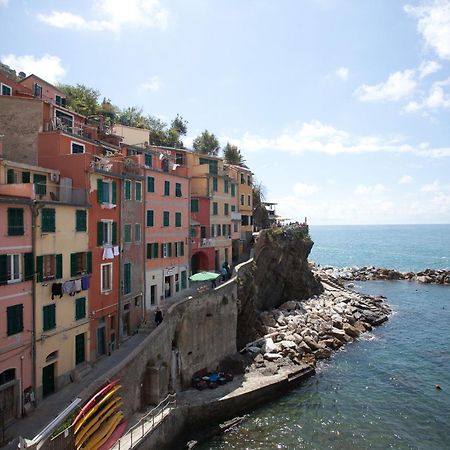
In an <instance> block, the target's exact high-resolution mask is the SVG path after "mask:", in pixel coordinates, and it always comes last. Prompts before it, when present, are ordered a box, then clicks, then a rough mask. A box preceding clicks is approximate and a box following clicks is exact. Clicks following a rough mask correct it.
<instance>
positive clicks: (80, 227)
mask: <svg viewBox="0 0 450 450" xmlns="http://www.w3.org/2000/svg"><path fill="white" fill-rule="evenodd" d="M86 216H87V214H86V210H84V209H77V210H76V211H75V229H76V231H87V221H86Z"/></svg>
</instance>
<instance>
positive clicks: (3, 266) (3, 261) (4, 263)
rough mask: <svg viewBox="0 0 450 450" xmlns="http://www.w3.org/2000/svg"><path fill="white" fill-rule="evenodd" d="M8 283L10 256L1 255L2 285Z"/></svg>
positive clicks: (0, 281)
mask: <svg viewBox="0 0 450 450" xmlns="http://www.w3.org/2000/svg"><path fill="white" fill-rule="evenodd" d="M7 283H8V256H7V255H0V286H1V285H2V284H7Z"/></svg>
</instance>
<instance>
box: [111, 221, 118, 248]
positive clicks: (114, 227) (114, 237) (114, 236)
mask: <svg viewBox="0 0 450 450" xmlns="http://www.w3.org/2000/svg"><path fill="white" fill-rule="evenodd" d="M116 243H117V222H113V223H112V244H113V245H116Z"/></svg>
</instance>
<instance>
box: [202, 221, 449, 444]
mask: <svg viewBox="0 0 450 450" xmlns="http://www.w3.org/2000/svg"><path fill="white" fill-rule="evenodd" d="M310 234H311V237H312V239H313V240H314V242H315V245H314V248H313V250H312V252H311V255H310V260H312V261H314V262H316V263H317V264H320V265H321V266H328V265H330V266H335V267H351V266H358V267H362V266H377V267H389V268H394V269H397V270H401V271H420V270H423V269H426V268H433V269H439V268H443V269H449V268H450V225H395V226H393V225H389V226H311V227H310ZM354 289H355V290H357V291H360V292H365V293H369V294H373V295H384V296H385V297H386V298H387V302H388V303H389V304H390V305H391V307H392V308H393V314H392V315H391V317H390V319H389V321H388V322H386V323H385V324H383V325H382V326H380V327H378V328H376V329H374V330H373V331H372V332H370V333H366V334H364V335H362V336H361V337H360V338H359V339H358V340H356V341H355V342H353V343H352V344H350V345H348V346H347V347H346V348H345V349H344V350H342V351H339V352H336V353H335V354H334V355H333V356H332V357H331V358H330V359H329V360H326V361H323V362H321V363H320V364H319V365H318V367H317V374H316V375H315V376H314V377H312V378H310V379H308V380H306V381H305V382H304V383H303V384H302V385H301V386H299V387H298V388H297V389H296V390H294V391H292V392H290V393H288V394H287V395H285V396H282V397H280V398H279V399H278V400H275V401H272V402H270V403H268V404H266V405H264V406H262V407H259V408H257V409H255V410H254V411H251V412H250V413H249V414H248V415H247V416H246V420H244V422H243V423H242V424H241V425H240V426H238V427H236V428H233V429H232V430H231V431H229V432H227V433H225V434H222V435H218V436H215V437H214V438H212V439H211V440H210V441H208V442H205V443H203V444H202V445H200V446H199V447H198V448H199V449H200V450H206V449H249V450H250V449H252V450H253V449H317V450H322V449H339V450H348V449H358V450H363V449H377V450H378V449H379V450H384V449H399V450H400V449H405V450H406V449H421V450H422V449H423V450H448V449H450V286H439V285H423V284H418V283H416V282H408V281H370V282H356V283H355V287H354ZM436 385H439V386H440V388H441V389H437V388H436Z"/></svg>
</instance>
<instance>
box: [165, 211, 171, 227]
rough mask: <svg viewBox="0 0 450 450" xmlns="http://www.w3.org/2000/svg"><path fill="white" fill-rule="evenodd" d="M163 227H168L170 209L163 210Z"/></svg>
mask: <svg viewBox="0 0 450 450" xmlns="http://www.w3.org/2000/svg"><path fill="white" fill-rule="evenodd" d="M163 227H170V211H163Z"/></svg>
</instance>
